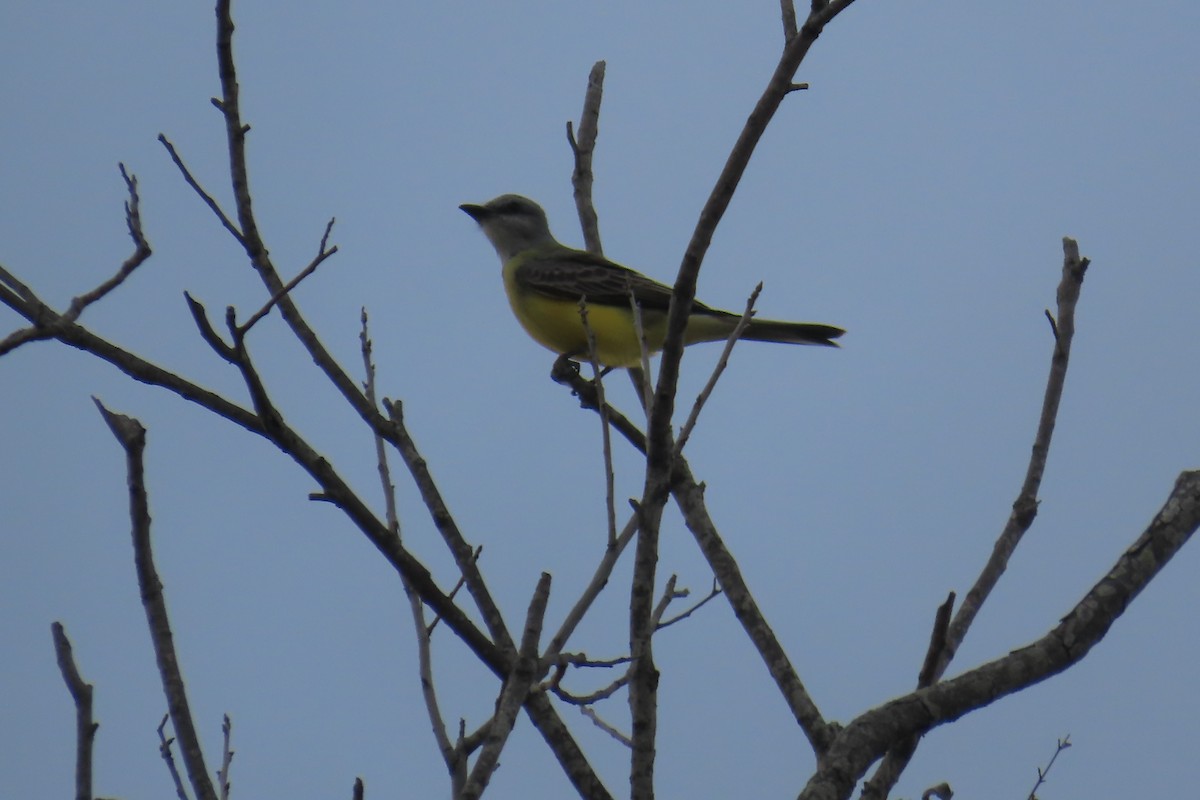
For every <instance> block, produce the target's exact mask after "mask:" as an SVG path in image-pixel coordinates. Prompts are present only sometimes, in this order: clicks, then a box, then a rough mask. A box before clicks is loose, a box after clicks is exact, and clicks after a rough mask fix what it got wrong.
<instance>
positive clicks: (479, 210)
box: [459, 203, 489, 222]
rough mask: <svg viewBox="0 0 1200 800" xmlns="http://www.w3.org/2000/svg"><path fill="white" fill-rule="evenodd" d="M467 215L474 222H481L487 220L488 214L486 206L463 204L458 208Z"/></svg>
mask: <svg viewBox="0 0 1200 800" xmlns="http://www.w3.org/2000/svg"><path fill="white" fill-rule="evenodd" d="M459 208H461V209H462V210H463V211H465V212H467V215H468V216H469V217H470V218H471V219H473V220H475V221H476V222H483V221H484V220H485V219H487V218H488V216H489V212H488V209H487V207H486V206H477V205H475V204H474V203H463V204H462V205H461V206H459Z"/></svg>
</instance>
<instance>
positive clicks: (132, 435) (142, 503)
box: [95, 400, 217, 800]
mask: <svg viewBox="0 0 1200 800" xmlns="http://www.w3.org/2000/svg"><path fill="white" fill-rule="evenodd" d="M95 403H96V407H97V408H98V409H100V415H101V416H102V417H104V421H105V422H106V423H108V427H109V429H110V430H112V432H113V436H115V437H117V441H118V442H119V443H120V444H121V447H122V448H123V449H124V450H125V459H126V464H127V470H128V481H129V516H130V519H131V520H132V522H133V554H134V564H135V565H136V567H137V578H138V587H139V588H140V589H141V595H142V605H143V606H145V609H146V622H147V623H148V624H149V628H150V639H151V641H152V642H153V644H154V655H155V657H156V659H157V661H158V673H159V676H160V677H161V678H162V684H163V693H164V694H165V695H166V697H167V708H168V709H169V710H170V713H171V725H172V727H173V728H174V729H175V735H176V736H178V737H179V748H180V752H181V753H182V754H183V764H184V766H185V767H186V768H187V773H188V780H189V781H190V782H191V784H192V789H193V791H195V792H196V796H197V797H198V798H200V800H217V793H216V791H215V790H214V789H213V785H212V778H210V777H209V774H208V768H207V767H205V766H204V753H203V751H202V750H201V748H200V737H199V736H197V735H196V728H195V726H194V725H193V724H192V712H191V709H190V708H189V707H188V699H187V692H186V690H185V689H184V686H183V675H182V674H181V673H180V671H179V658H178V656H176V654H175V642H174V638H173V636H172V634H171V623H170V620H169V619H168V618H167V605H166V603H165V602H164V600H163V585H162V581H161V580H160V579H159V577H158V571H157V570H156V569H155V567H154V554H153V551H152V550H151V547H150V507H149V503H148V502H147V499H146V484H145V478H144V469H143V464H142V454H143V451H144V450H145V448H146V429H145V428H143V427H142V424H141V423H140V422H138V421H137V420H136V419H134V418H133V417H127V416H124V415H122V414H114V413H113V412H111V411H109V410H108V409H107V408H105V407H104V405H103V404H102V403H101V402H100V401H99V400H95Z"/></svg>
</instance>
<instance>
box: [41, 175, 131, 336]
mask: <svg viewBox="0 0 1200 800" xmlns="http://www.w3.org/2000/svg"><path fill="white" fill-rule="evenodd" d="M120 167H121V177H122V178H123V179H124V181H125V187H126V189H128V190H129V199H128V200H126V201H125V224H126V226H127V227H128V228H129V236H130V237H131V238H132V239H133V244H134V250H133V254H132V255H130V256H129V258H127V259H125V261H124V263H122V264H121V268H120V269H118V270H117V273H116V274H115V275H113V276H112V277H111V278H109V279H108V280H106V281H105V282H104V283H102V284H100V285H99V286H97V287H96V288H95V289H92V290H91V291H90V292H87V293H85V294H81V295H79V296H78V297H76V298H74V299H73V300H71V305H70V307H69V308H67V310H66V311H65V312H64V313H63V315H62V316H63V319H65V320H66V321H67V322H74V321H75V320H77V319H79V315H80V314H82V313H83V310H84V309H85V308H87V307H88V306H90V305H91V304H92V303H95V302H96V301H97V300H99V299H101V298H102V297H104V296H105V295H106V294H108V293H109V292H111V291H112V290H113V289H115V288H117V287H118V286H120V285H121V284H122V283H124V282H125V279H126V278H128V277H129V276H130V275H131V274H132V273H133V271H134V270H135V269H137V268H138V267H140V266H141V265H142V264H143V263H144V262H145V261H146V259H148V258H150V252H151V251H150V243H149V242H148V241H146V235H145V234H144V233H143V232H142V215H141V213H140V212H139V211H138V191H137V177H136V176H133V175H130V174H129V173H128V172H126V171H125V165H124V164H121V165H120Z"/></svg>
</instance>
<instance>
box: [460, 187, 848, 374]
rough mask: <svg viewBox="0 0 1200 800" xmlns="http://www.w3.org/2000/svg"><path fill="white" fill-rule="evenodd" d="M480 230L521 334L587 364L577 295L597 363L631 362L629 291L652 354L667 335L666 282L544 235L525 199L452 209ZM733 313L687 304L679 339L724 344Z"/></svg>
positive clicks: (769, 331) (775, 330)
mask: <svg viewBox="0 0 1200 800" xmlns="http://www.w3.org/2000/svg"><path fill="white" fill-rule="evenodd" d="M459 208H461V209H462V210H463V211H465V212H467V214H469V215H470V216H471V218H472V219H474V220H475V221H476V222H478V223H479V227H480V228H482V229H483V233H484V235H486V236H487V238H488V239H489V240H490V241H491V243H492V246H493V247H495V248H496V254H497V255H499V256H500V263H501V264H502V265H503V270H502V272H503V275H504V290H505V292H506V293H507V294H508V302H509V303H510V304H511V305H512V310H513V313H514V314H515V315H516V317H517V320H518V321H519V322H520V323H521V326H522V327H524V328H525V331H526V332H527V333H528V334H529V335H530V336H532V337H533V338H534V340H536V341H537V342H538V343H539V344H541V345H543V346H545V347H548V348H549V349H551V350H553V351H554V352H555V353H558V354H560V355H566V356H568V357H569V358H574V359H577V360H582V361H586V360H588V358H589V357H590V355H589V352H588V340H587V331H586V329H585V328H584V326H583V320H582V319H581V317H580V313H579V301H580V299H581V298H582V299H583V301H584V303H585V304H586V306H587V320H588V327H590V328H591V330H592V334H593V335H594V337H595V340H596V356H597V360H598V361H599V362H600V363H601V364H602V365H604V366H606V367H636V366H638V365H639V364H640V363H641V358H642V350H641V345H640V343H639V342H638V336H637V332H636V327H635V324H634V318H633V310H632V308H631V306H630V295H631V294H632V297H633V299H634V300H636V301H637V304H638V306H639V308H640V309H641V311H640V313H641V318H642V330H643V332H644V333H645V336H646V344H647V347H648V348H649V350H650V352H651V353H656V352H658V351H659V350H661V349H662V346H663V339H665V338H666V333H667V309H668V306H669V303H670V300H671V287H670V286H667V285H665V284H662V283H659V282H658V281H655V280H652V279H650V278H647V277H646V276H645V275H642V274H640V273H638V272H634V271H633V270H631V269H629V268H628V267H623V266H621V265H620V264H615V263H613V262H612V261H609V260H608V259H606V258H603V257H601V256H597V255H594V254H592V253H588V252H586V251H584V250H576V249H574V248H571V247H567V246H566V245H563V244H559V242H558V241H557V240H556V239H555V238H554V236H553V235H552V234H551V233H550V225H549V223H548V222H547V221H546V212H545V211H543V210H542V208H541V206H539V205H538V204H537V203H535V202H533V201H532V200H530V199H529V198H527V197H522V196H520V195H516V194H505V195H501V196H500V197H497V198H496V199H495V200H491V201H489V202H487V203H485V204H484V205H481V206H480V205H472V204H464V205H461V206H459ZM740 319H741V317H740V315H738V314H731V313H729V312H728V311H719V310H717V309H715V308H710V307H709V306H706V305H704V304H703V303H701V302H699V301H698V300H697V301H693V303H692V310H691V314H689V316H688V325H687V330H686V333H685V337H684V342H685V344H695V343H696V342H715V341H724V340H726V339H728V338H729V334H731V333H732V332H733V329H734V328H735V327H737V324H738V321H739V320H740ZM843 333H845V331H843V330H842V329H841V328H835V327H833V326H832V325H820V324H818V323H814V322H776V321H773V320H760V319H752V320H751V321H750V324H749V325H748V326H747V327H746V329H745V330H744V331H743V332H742V338H743V339H752V340H755V341H760V342H785V343H788V344H819V345H827V346H829V347H837V344H836V343H835V342H834V341H833V339H836V338H837V337H839V336H841V335H842V334H843Z"/></svg>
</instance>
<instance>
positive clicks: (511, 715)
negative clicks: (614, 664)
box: [458, 572, 550, 800]
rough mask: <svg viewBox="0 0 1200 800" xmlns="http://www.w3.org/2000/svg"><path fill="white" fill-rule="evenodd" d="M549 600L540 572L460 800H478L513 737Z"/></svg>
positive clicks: (534, 667) (530, 681)
mask: <svg viewBox="0 0 1200 800" xmlns="http://www.w3.org/2000/svg"><path fill="white" fill-rule="evenodd" d="M549 600H550V573H548V572H543V573H542V575H541V578H539V580H538V585H537V588H536V589H535V590H534V592H533V599H532V600H531V601H530V603H529V610H528V612H527V613H526V615H525V631H524V634H523V635H522V637H521V649H520V651H519V652H518V655H517V660H516V663H515V664H514V665H513V671H512V674H511V675H509V677H508V679H507V680H506V681H505V682H504V688H503V689H502V690H501V692H500V698H499V700H497V702H496V713H495V715H494V716H493V717H492V723H491V725H490V726H489V727H488V733H487V738H486V739H485V741H484V745H483V748H482V749H481V750H480V751H479V757H478V758H477V759H476V761H475V767H474V768H473V769H472V770H471V775H470V777H468V778H467V785H466V786H465V787H464V788H463V790H462V792H461V793H460V794H459V795H458V797H459V798H461V800H477V798H478V797H479V796H480V795H482V794H483V790H484V789H485V788H487V784H488V781H489V780H491V777H492V773H493V772H495V770H496V767H497V766H498V765H499V763H500V751H501V750H503V749H504V745H505V743H506V742H507V741H508V735H509V734H510V733H512V729H513V724H514V723H515V722H516V721H517V713H518V712H519V711H520V710H521V705H522V703H523V702H524V701H525V697H526V696H527V695H528V694H529V690H530V687H532V686H533V682H534V681H535V680H537V666H538V641H539V640H540V639H541V635H542V621H543V620H544V619H545V616H546V604H547V602H548V601H549Z"/></svg>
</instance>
